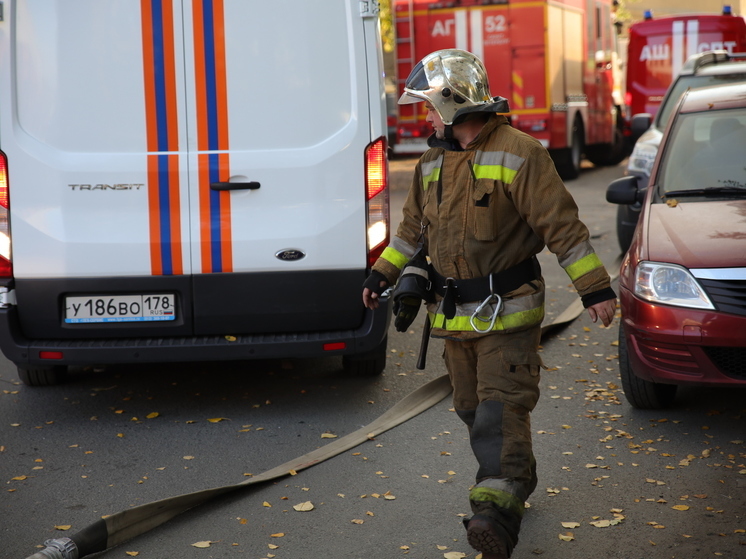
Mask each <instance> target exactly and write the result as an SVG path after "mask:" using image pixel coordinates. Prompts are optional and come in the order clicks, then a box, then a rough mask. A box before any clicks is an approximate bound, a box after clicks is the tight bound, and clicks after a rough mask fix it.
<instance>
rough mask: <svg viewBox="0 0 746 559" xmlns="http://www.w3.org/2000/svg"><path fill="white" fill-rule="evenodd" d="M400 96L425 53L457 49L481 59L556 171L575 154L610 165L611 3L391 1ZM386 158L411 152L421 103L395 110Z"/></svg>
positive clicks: (565, 169) (620, 149)
mask: <svg viewBox="0 0 746 559" xmlns="http://www.w3.org/2000/svg"><path fill="white" fill-rule="evenodd" d="M393 5H394V13H395V21H396V36H397V40H396V41H397V55H396V63H397V66H396V68H397V82H398V87H399V92H400V93H401V91H402V89H403V86H404V81H405V80H406V78H407V76H408V75H409V73H410V71H411V69H412V67H413V66H414V65H415V64H416V63H417V62H418V61H419V60H420V59H422V58H423V57H424V56H425V55H426V54H428V53H430V52H432V51H435V50H439V49H445V48H460V49H463V50H467V51H469V52H472V53H474V54H476V55H477V56H478V57H479V58H481V59H482V60H483V61H484V64H485V66H486V68H487V73H488V75H489V78H490V89H491V91H492V94H493V95H501V96H503V97H506V98H507V99H508V101H509V103H510V108H511V111H510V118H511V122H512V124H513V126H515V127H517V128H519V129H520V130H523V131H524V132H527V133H528V134H531V135H532V136H534V137H535V138H537V139H538V140H539V141H541V143H542V144H543V145H544V146H545V147H546V148H548V149H549V151H550V153H551V154H552V157H553V159H554V161H555V164H556V166H557V169H558V171H559V172H560V175H561V176H562V177H563V178H565V179H570V178H575V177H576V176H577V175H578V173H579V171H580V160H581V156H582V155H583V154H585V156H586V157H587V158H588V160H590V161H591V162H593V163H595V164H598V165H615V164H617V163H619V162H620V161H621V160H622V159H623V157H624V155H625V151H624V145H625V142H624V137H623V128H624V119H623V116H622V112H623V111H622V102H623V99H622V93H621V91H620V90H619V87H618V86H617V85H616V80H615V68H614V65H615V64H616V62H617V60H616V33H615V28H614V25H613V22H612V7H611V5H612V1H611V0H440V1H439V0H393ZM398 110H399V112H398V125H397V133H396V143H395V145H394V146H393V149H394V153H418V152H422V151H424V149H425V148H426V144H425V141H426V139H427V137H428V136H429V135H430V134H431V133H432V128H431V127H430V126H429V125H428V124H427V123H426V122H425V116H426V114H425V111H424V108H423V106H422V104H421V103H416V104H413V105H401V106H399V107H398Z"/></svg>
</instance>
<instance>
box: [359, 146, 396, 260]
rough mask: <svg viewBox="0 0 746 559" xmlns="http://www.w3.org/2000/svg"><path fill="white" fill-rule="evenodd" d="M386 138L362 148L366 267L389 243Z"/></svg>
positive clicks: (389, 219) (389, 220) (389, 221)
mask: <svg viewBox="0 0 746 559" xmlns="http://www.w3.org/2000/svg"><path fill="white" fill-rule="evenodd" d="M386 149H387V146H386V138H385V137H383V136H382V137H380V138H378V139H377V140H375V141H374V142H372V143H370V144H369V145H368V147H367V148H365V201H366V202H365V203H366V211H367V225H368V267H369V268H370V267H371V266H373V264H374V263H375V261H376V260H377V259H378V257H379V256H381V253H382V252H383V249H385V248H386V246H387V245H388V244H389V238H390V231H389V230H390V223H391V218H390V216H389V162H388V159H387V156H386Z"/></svg>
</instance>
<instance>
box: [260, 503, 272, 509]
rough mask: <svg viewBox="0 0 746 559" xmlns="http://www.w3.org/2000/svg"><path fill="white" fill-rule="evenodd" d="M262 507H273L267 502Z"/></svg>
mask: <svg viewBox="0 0 746 559" xmlns="http://www.w3.org/2000/svg"><path fill="white" fill-rule="evenodd" d="M262 506H264V507H267V508H272V505H270V504H269V503H268V502H267V501H264V502H263V503H262Z"/></svg>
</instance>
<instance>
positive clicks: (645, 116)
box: [629, 113, 653, 142]
mask: <svg viewBox="0 0 746 559" xmlns="http://www.w3.org/2000/svg"><path fill="white" fill-rule="evenodd" d="M652 123H653V115H651V114H650V113H639V114H636V115H634V116H633V117H632V122H631V123H630V125H629V128H630V131H631V132H632V142H636V141H637V139H638V138H639V137H640V136H642V135H643V134H644V133H645V131H646V130H647V129H648V128H650V125H651V124H652Z"/></svg>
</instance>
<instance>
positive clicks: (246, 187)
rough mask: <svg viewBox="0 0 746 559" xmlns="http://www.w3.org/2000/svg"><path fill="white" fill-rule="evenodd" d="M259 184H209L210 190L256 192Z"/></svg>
mask: <svg viewBox="0 0 746 559" xmlns="http://www.w3.org/2000/svg"><path fill="white" fill-rule="evenodd" d="M260 186H261V184H259V183H258V182H256V181H250V182H211V183H210V188H211V189H212V190H257V189H258V188H259V187H260Z"/></svg>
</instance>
